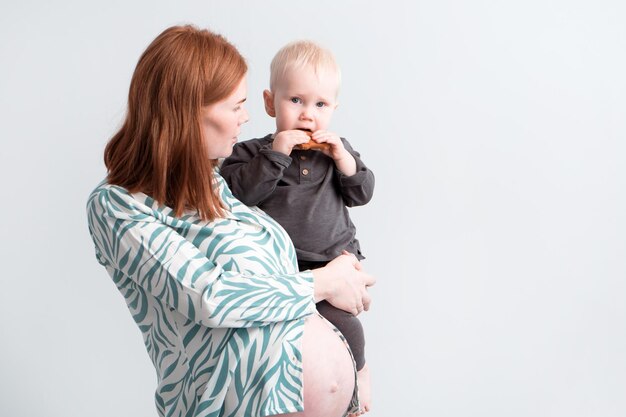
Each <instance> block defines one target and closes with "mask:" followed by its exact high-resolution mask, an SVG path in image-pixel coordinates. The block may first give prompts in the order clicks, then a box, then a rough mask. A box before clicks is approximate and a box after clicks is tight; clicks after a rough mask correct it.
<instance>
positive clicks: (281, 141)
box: [272, 130, 309, 156]
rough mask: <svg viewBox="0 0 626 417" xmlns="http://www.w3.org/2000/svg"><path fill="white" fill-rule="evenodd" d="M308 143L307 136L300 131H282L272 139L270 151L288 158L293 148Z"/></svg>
mask: <svg viewBox="0 0 626 417" xmlns="http://www.w3.org/2000/svg"><path fill="white" fill-rule="evenodd" d="M308 141H309V135H308V134H307V133H306V132H304V131H302V130H283V131H282V132H278V133H277V134H276V136H275V137H274V142H273V143H272V149H273V150H275V151H277V152H280V153H284V154H285V155H287V156H289V155H291V151H292V150H293V147H294V146H296V145H299V144H301V143H306V142H308Z"/></svg>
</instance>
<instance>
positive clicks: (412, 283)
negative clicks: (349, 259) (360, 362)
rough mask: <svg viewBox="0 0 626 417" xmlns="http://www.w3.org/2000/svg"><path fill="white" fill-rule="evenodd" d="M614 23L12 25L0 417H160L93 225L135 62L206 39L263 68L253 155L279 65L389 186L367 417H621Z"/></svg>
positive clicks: (81, 17)
mask: <svg viewBox="0 0 626 417" xmlns="http://www.w3.org/2000/svg"><path fill="white" fill-rule="evenodd" d="M53 3H54V4H53ZM624 22H626V6H625V3H624V2H622V1H619V0H614V1H610V0H596V1H576V0H541V1H539V0H527V1H500V2H498V1H487V0H477V1H471V2H466V1H453V0H442V1H437V2H434V1H416V2H409V1H406V2H394V1H385V2H376V3H368V2H359V1H342V2H336V1H330V0H318V1H316V2H287V1H283V2H279V1H264V2H245V1H228V2H217V1H177V2H166V1H146V0H142V1H119V0H111V1H107V2H91V3H90V2H84V1H70V0H65V1H57V2H43V1H27V0H26V1H21V2H11V3H10V4H7V2H3V4H2V6H1V9H0V61H1V64H0V118H1V119H0V120H1V122H0V140H1V141H2V143H1V147H0V185H1V187H2V188H1V189H2V197H1V198H2V204H1V207H2V208H1V210H2V212H1V216H0V231H1V233H2V242H1V245H2V247H1V251H0V258H1V261H2V270H1V271H2V272H1V276H2V287H1V288H0V332H1V334H2V336H0V415H2V416H3V417H4V416H7V417H21V416H35V415H38V416H50V417H82V416H91V417H98V416H153V415H156V412H155V407H154V405H153V390H154V387H155V383H156V378H155V373H154V370H153V368H152V365H151V363H150V361H149V358H148V355H147V354H146V352H145V349H144V347H143V344H142V341H141V336H140V333H139V331H138V329H137V328H136V326H135V324H134V323H133V321H132V318H131V316H130V314H129V313H128V312H127V309H126V306H125V304H124V301H123V299H122V297H121V296H120V295H119V294H118V293H117V291H116V289H115V287H114V285H113V283H112V282H111V281H110V279H109V278H108V276H107V275H106V272H105V271H104V269H103V268H101V267H100V266H99V265H98V264H97V262H96V260H95V258H94V251H93V244H92V242H91V240H90V238H89V235H88V232H87V223H86V216H85V213H84V205H85V201H86V198H87V195H88V194H89V192H90V191H91V189H93V188H94V186H95V185H96V183H97V182H98V181H100V180H101V179H102V178H103V176H104V175H105V171H104V165H103V163H102V151H103V148H104V145H105V143H106V141H107V140H108V138H109V137H110V136H111V135H112V134H113V133H114V132H115V130H116V128H117V127H118V126H119V123H120V122H121V119H122V117H123V114H124V111H125V105H126V96H127V92H128V86H129V81H130V77H131V74H132V71H133V69H134V66H135V64H136V62H137V59H138V58H139V55H140V54H141V52H142V51H143V50H144V49H145V47H146V46H147V45H148V43H149V42H150V41H151V40H152V39H153V38H154V37H156V35H157V34H159V33H160V32H161V31H162V30H163V29H165V28H166V27H168V26H170V25H173V24H179V23H194V24H197V25H199V26H202V27H209V28H211V29H213V30H215V31H218V32H220V33H222V34H224V35H225V36H226V37H227V38H228V39H229V40H231V41H232V42H233V43H234V44H236V45H237V46H238V47H239V48H240V50H241V51H242V53H243V55H244V56H246V57H247V59H248V61H249V66H250V74H249V100H248V101H249V105H248V108H249V110H250V113H251V118H252V119H251V121H250V123H248V124H247V125H246V126H245V127H244V129H243V134H242V136H241V139H245V138H247V137H252V136H255V135H262V134H265V133H268V132H270V131H271V129H272V126H273V121H272V119H270V118H269V117H267V116H266V115H265V114H264V111H263V108H262V101H261V91H262V90H263V89H264V88H266V87H267V79H268V67H269V62H270V60H271V58H272V56H273V54H274V53H275V51H276V50H277V49H278V48H279V47H280V46H282V45H283V44H284V43H286V42H288V41H291V40H294V39H298V38H310V39H314V40H316V41H318V42H320V43H322V44H324V45H326V46H328V47H330V48H331V49H332V50H333V51H334V52H335V54H336V56H337V58H338V61H339V63H340V65H341V66H342V69H343V75H344V83H343V87H342V91H341V94H340V102H341V105H340V107H339V109H338V111H337V113H336V116H335V119H334V121H333V129H334V130H335V131H337V132H339V133H340V134H341V135H343V136H346V137H348V138H349V139H350V140H351V142H352V143H353V145H354V146H355V147H356V148H357V150H359V151H360V152H361V154H362V155H363V158H364V160H365V161H366V163H368V165H370V166H371V168H372V169H373V170H374V171H375V173H376V177H377V189H376V193H375V197H374V200H373V201H372V202H371V203H370V204H369V205H367V206H365V207H361V208H356V209H353V210H352V211H351V213H352V215H353V219H354V221H355V223H356V225H357V228H358V235H359V238H360V240H361V242H362V246H363V248H364V251H365V253H366V255H367V257H368V259H367V260H366V261H365V262H364V265H365V267H366V268H367V269H368V270H369V271H371V272H372V273H374V274H375V275H376V276H377V278H378V284H377V286H376V287H374V288H373V289H372V294H373V297H374V304H373V306H372V309H371V311H370V312H369V313H367V314H365V315H364V316H362V317H363V321H364V323H365V327H366V337H367V341H368V345H367V357H368V360H369V363H370V366H371V368H372V372H373V389H374V411H372V412H371V413H370V416H372V417H382V416H385V417H386V416H396V415H406V416H426V417H459V416H463V417H473V416H481V417H500V416H508V417H518V416H519V417H526V416H533V417H534V416H537V417H543V416H546V417H548V416H567V417H583V416H594V417H595V416H597V417H612V416H616V417H618V416H619V417H623V416H624V415H626V396H624V388H625V387H626V355H625V354H624V353H625V351H626V330H625V329H626V307H625V303H624V295H625V294H626V260H625V255H626V237H625V236H626V222H625V220H626V216H625V214H624V213H626V183H625V179H626V167H625V166H626V163H625V162H626V145H625V144H624V140H625V139H626V122H625V119H626V117H625V116H626V104H625V103H626V101H625V97H626V78H625V77H624V74H626V54H625V51H626V25H624Z"/></svg>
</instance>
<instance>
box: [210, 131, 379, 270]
mask: <svg viewBox="0 0 626 417" xmlns="http://www.w3.org/2000/svg"><path fill="white" fill-rule="evenodd" d="M272 141H273V139H272V135H267V136H265V137H264V138H261V139H250V140H247V141H244V142H239V143H237V144H235V146H234V148H233V153H232V155H231V156H230V157H228V158H226V159H225V160H224V162H223V163H222V167H221V171H220V173H221V175H222V176H223V177H224V179H225V180H226V182H227V183H228V185H229V186H230V188H231V190H232V192H233V194H234V195H235V197H237V198H238V199H239V200H241V202H243V203H244V204H247V205H249V206H258V207H259V208H260V209H262V210H263V211H265V212H266V213H267V214H269V215H270V216H272V217H273V218H274V219H276V221H278V223H280V224H281V226H283V228H285V230H286V231H287V233H289V236H291V239H292V240H293V243H294V245H295V247H296V252H297V257H298V260H300V261H329V260H332V259H334V258H335V257H336V256H338V255H339V254H341V251H342V250H344V249H345V250H347V251H348V252H351V253H354V254H355V255H356V256H357V257H358V258H359V259H363V255H362V254H361V248H360V246H359V241H358V240H357V239H356V237H355V236H356V228H355V227H354V224H353V223H352V220H350V216H349V215H348V209H347V208H346V207H354V206H361V205H364V204H366V203H367V202H368V201H370V199H371V198H372V194H373V193H374V173H373V172H372V171H371V170H369V169H368V168H367V167H366V166H365V164H364V163H363V161H361V158H360V155H359V153H358V152H356V151H355V150H354V149H352V147H351V146H350V144H349V143H348V141H347V140H345V139H344V138H341V141H342V142H343V145H344V147H345V148H346V150H347V151H348V152H350V154H351V155H352V156H353V157H354V159H355V160H356V169H357V172H356V174H355V175H352V176H349V177H348V176H346V175H344V174H342V173H341V172H340V171H339V170H338V169H337V168H336V166H335V162H334V161H333V160H332V158H330V157H328V156H326V155H324V154H323V153H321V152H319V151H311V150H309V151H302V150H297V149H294V150H293V151H292V152H291V156H287V155H285V154H283V153H280V152H277V151H274V150H272Z"/></svg>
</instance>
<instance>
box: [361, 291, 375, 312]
mask: <svg viewBox="0 0 626 417" xmlns="http://www.w3.org/2000/svg"><path fill="white" fill-rule="evenodd" d="M361 304H362V305H363V310H365V311H368V310H369V309H370V304H372V297H370V295H369V293H368V292H367V291H364V292H363V296H362V297H361Z"/></svg>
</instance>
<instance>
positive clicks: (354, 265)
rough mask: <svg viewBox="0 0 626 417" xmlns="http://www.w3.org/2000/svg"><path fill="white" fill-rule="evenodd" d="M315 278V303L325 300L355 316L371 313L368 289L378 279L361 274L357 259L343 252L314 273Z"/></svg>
mask: <svg viewBox="0 0 626 417" xmlns="http://www.w3.org/2000/svg"><path fill="white" fill-rule="evenodd" d="M313 276H314V277H315V302H319V301H322V300H326V301H328V302H329V303H330V304H332V305H334V306H335V307H337V308H339V309H341V310H344V311H347V312H349V313H352V314H354V315H355V316H356V315H358V314H359V313H361V312H362V311H367V310H369V308H370V303H371V302H372V299H371V297H370V295H369V293H368V292H367V287H371V286H372V285H374V284H375V282H376V280H375V279H374V277H373V276H371V275H369V274H366V273H365V272H363V271H362V269H361V264H360V262H359V261H358V259H357V258H356V256H354V255H352V254H350V253H348V252H346V251H344V252H343V254H341V255H339V256H338V257H336V258H335V259H333V260H332V261H330V262H329V263H328V265H326V266H325V267H323V268H318V269H315V270H313Z"/></svg>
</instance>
